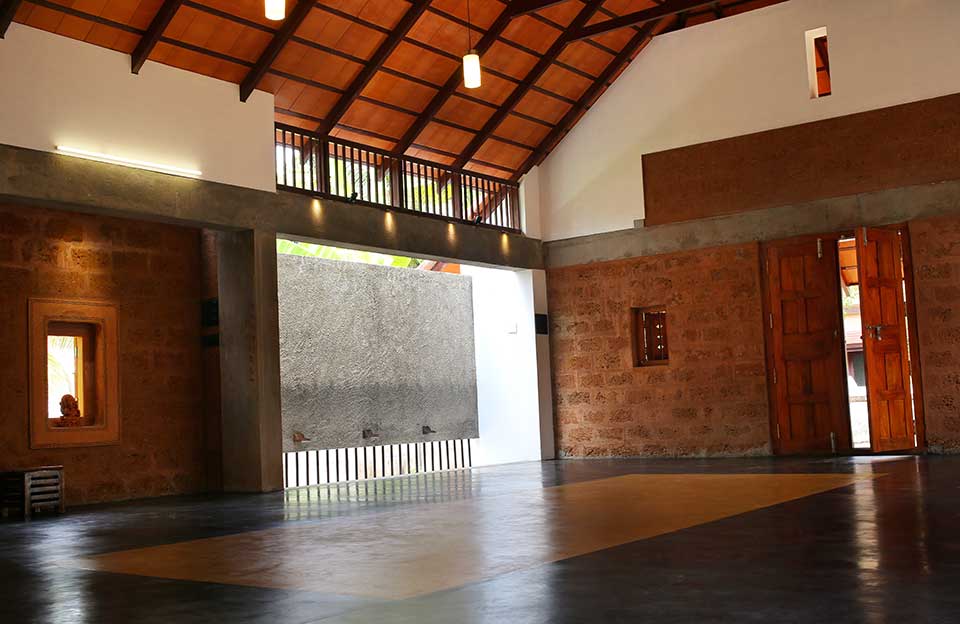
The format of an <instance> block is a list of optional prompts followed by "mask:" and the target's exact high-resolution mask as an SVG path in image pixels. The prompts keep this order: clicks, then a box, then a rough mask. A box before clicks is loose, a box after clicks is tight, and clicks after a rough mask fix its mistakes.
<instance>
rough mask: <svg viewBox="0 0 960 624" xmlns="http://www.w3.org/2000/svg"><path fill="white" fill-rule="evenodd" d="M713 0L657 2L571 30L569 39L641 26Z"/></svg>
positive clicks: (708, 3) (580, 38) (584, 37)
mask: <svg viewBox="0 0 960 624" xmlns="http://www.w3.org/2000/svg"><path fill="white" fill-rule="evenodd" d="M714 2H716V0H669V1H668V2H664V3H663V4H658V5H657V6H655V7H652V8H649V9H644V10H642V11H634V12H633V13H627V14H626V15H622V16H620V17H615V18H613V19H608V20H604V21H602V22H597V23H595V24H591V25H589V26H584V27H583V28H580V29H578V30H577V31H575V32H573V33H572V34H571V36H570V40H571V41H580V40H582V39H589V38H590V37H596V36H597V35H602V34H604V33H608V32H611V31H614V30H620V29H621V28H629V27H631V26H641V25H643V24H647V23H649V22H654V21H657V20H659V19H661V18H664V17H670V16H671V15H676V14H677V13H683V12H684V11H690V10H693V9H698V8H700V7H705V6H710V5H712V4H713V3H714Z"/></svg>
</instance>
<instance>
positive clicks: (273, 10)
mask: <svg viewBox="0 0 960 624" xmlns="http://www.w3.org/2000/svg"><path fill="white" fill-rule="evenodd" d="M286 4H287V2H286V0H265V1H264V5H263V9H264V13H265V14H266V16H267V19H268V20H274V21H276V22H279V21H280V20H282V19H283V18H284V17H286V15H287V7H286Z"/></svg>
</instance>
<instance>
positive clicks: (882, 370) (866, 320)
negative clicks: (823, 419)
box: [857, 228, 916, 451]
mask: <svg viewBox="0 0 960 624" xmlns="http://www.w3.org/2000/svg"><path fill="white" fill-rule="evenodd" d="M857 258H858V260H857V263H858V265H859V267H860V315H861V319H862V323H863V350H864V361H865V363H866V367H867V404H868V405H869V408H870V439H871V444H872V446H873V450H874V451H901V450H907V449H912V448H915V446H916V443H915V442H914V422H913V409H912V407H913V406H912V403H911V396H910V358H909V351H908V346H907V323H906V304H905V301H904V282H903V264H902V260H901V247H900V234H899V232H897V231H896V230H882V229H873V228H860V229H859V230H857Z"/></svg>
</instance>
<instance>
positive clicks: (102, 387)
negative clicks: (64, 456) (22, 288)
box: [30, 299, 120, 448]
mask: <svg viewBox="0 0 960 624" xmlns="http://www.w3.org/2000/svg"><path fill="white" fill-rule="evenodd" d="M117 353H118V349H117V311H116V307H114V306H113V305H111V304H107V303H99V302H80V301H62V300H46V299H31V300H30V446H31V448H52V447H62V446H96V445H102V444H116V443H117V442H119V439H120V415H119V394H118V388H119V383H118V381H119V375H118V367H117Z"/></svg>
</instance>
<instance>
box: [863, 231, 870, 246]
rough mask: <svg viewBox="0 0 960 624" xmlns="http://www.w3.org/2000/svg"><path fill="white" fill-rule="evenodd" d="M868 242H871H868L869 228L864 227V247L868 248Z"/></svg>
mask: <svg viewBox="0 0 960 624" xmlns="http://www.w3.org/2000/svg"><path fill="white" fill-rule="evenodd" d="M868 242H870V241H868V240H867V226H863V246H864V247H866V246H867V243H868Z"/></svg>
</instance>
